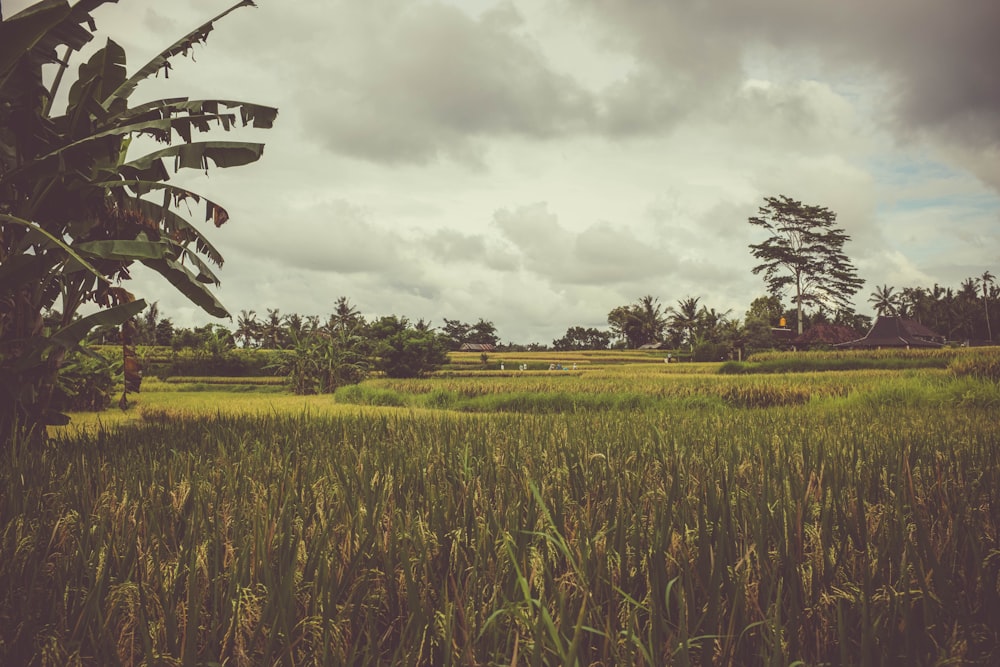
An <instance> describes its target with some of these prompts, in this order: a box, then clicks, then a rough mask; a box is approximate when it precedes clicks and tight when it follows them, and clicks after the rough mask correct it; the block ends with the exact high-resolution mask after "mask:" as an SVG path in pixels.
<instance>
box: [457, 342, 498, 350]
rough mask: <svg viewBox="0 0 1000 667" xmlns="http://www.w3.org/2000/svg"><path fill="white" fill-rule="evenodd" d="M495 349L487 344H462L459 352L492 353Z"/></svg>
mask: <svg viewBox="0 0 1000 667" xmlns="http://www.w3.org/2000/svg"><path fill="white" fill-rule="evenodd" d="M495 349H496V348H495V347H493V346H492V345H490V344H489V343H462V347H460V348H458V351H459V352H492V351H493V350H495Z"/></svg>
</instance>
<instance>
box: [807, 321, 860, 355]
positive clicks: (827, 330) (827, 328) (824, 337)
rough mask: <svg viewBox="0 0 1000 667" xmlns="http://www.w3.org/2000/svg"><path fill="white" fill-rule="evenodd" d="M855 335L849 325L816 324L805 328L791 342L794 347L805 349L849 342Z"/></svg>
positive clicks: (856, 335)
mask: <svg viewBox="0 0 1000 667" xmlns="http://www.w3.org/2000/svg"><path fill="white" fill-rule="evenodd" d="M857 337H858V334H857V332H856V331H854V329H852V328H851V327H845V326H843V325H840V324H816V325H814V326H811V327H809V328H808V329H806V330H805V331H804V332H803V333H802V335H801V336H796V337H795V339H794V340H792V344H793V345H795V347H796V348H799V349H806V348H810V347H822V346H825V345H839V344H841V343H849V342H851V341H852V340H855V339H856V338H857Z"/></svg>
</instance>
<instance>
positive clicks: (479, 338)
mask: <svg viewBox="0 0 1000 667" xmlns="http://www.w3.org/2000/svg"><path fill="white" fill-rule="evenodd" d="M464 342H467V343H479V344H481V345H493V346H496V345H498V344H499V343H500V339H499V337H498V336H497V328H496V326H495V325H494V324H493V322H489V321H487V320H484V319H482V318H480V319H479V321H478V322H476V323H475V324H473V325H472V326H471V327H470V328H469V339H468V340H467V341H464Z"/></svg>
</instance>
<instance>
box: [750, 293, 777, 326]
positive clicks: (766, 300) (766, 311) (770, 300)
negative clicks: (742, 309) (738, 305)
mask: <svg viewBox="0 0 1000 667" xmlns="http://www.w3.org/2000/svg"><path fill="white" fill-rule="evenodd" d="M783 312H785V307H784V306H783V305H781V298H780V297H778V296H775V295H773V294H772V295H769V296H759V297H757V298H756V299H754V300H753V301H751V302H750V308H748V309H747V313H746V319H748V320H749V319H759V320H763V321H764V322H766V323H767V324H768V326H772V327H776V326H778V324H779V322H780V320H781V314H782V313H783Z"/></svg>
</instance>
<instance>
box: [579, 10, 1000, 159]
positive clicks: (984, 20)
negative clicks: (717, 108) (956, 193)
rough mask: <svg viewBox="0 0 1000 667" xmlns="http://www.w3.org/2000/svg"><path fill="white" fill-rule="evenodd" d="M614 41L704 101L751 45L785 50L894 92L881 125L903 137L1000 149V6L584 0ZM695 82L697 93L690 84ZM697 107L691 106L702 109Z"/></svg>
mask: <svg viewBox="0 0 1000 667" xmlns="http://www.w3.org/2000/svg"><path fill="white" fill-rule="evenodd" d="M565 6H566V7H568V8H569V9H570V10H572V11H573V12H574V13H577V12H579V8H580V7H581V6H587V7H588V8H589V10H590V12H592V14H591V15H592V16H594V17H596V19H597V20H596V21H595V22H594V23H595V26H597V28H596V29H597V30H599V31H602V32H604V33H605V38H604V41H603V44H604V45H605V46H609V47H610V48H613V49H618V50H623V51H627V52H629V53H631V54H633V55H634V56H635V57H636V58H637V59H638V60H639V62H641V63H642V64H643V67H645V68H646V70H647V71H653V72H656V73H658V75H659V76H660V77H661V78H662V79H663V81H664V82H665V83H664V86H666V87H667V88H668V89H669V87H670V85H674V86H678V85H680V87H679V88H678V90H679V91H680V92H684V91H685V90H687V91H688V92H690V93H691V94H692V95H693V96H696V97H697V96H705V95H709V96H710V95H712V94H713V92H718V91H720V90H723V89H724V88H725V86H726V85H727V84H728V82H732V81H733V80H735V78H736V77H738V76H739V74H740V69H741V67H742V66H743V64H744V62H745V61H744V60H743V57H744V56H745V55H746V53H747V50H748V49H749V48H752V47H755V46H760V45H769V46H772V47H775V48H776V49H777V50H778V51H779V52H780V53H781V54H782V55H783V56H784V57H786V58H787V62H788V63H789V64H790V65H793V66H794V65H795V63H796V61H797V60H798V59H800V58H802V57H803V55H808V56H818V58H819V59H820V61H821V62H822V63H823V65H824V66H826V67H828V68H830V69H833V70H838V71H841V73H842V74H843V75H845V76H846V75H849V74H851V73H852V72H854V73H861V74H864V75H871V74H874V75H875V76H876V77H878V79H879V80H881V81H883V82H884V83H885V86H886V88H885V90H884V97H883V99H882V100H881V102H882V103H883V107H882V108H883V109H884V112H883V114H882V118H881V119H882V121H883V122H884V123H885V124H886V125H889V126H891V127H893V128H894V130H895V131H896V132H898V133H899V134H900V135H902V136H906V135H908V134H909V133H912V132H917V133H921V132H927V133H930V134H931V135H932V136H936V137H938V138H942V139H945V140H949V141H958V142H961V143H964V144H966V145H972V146H976V147H980V148H982V147H986V148H992V149H996V148H997V147H998V146H1000V67H997V63H1000V38H998V34H1000V2H997V1H996V0H954V1H950V2H946V1H942V0H880V1H879V2H870V0H844V1H841V2H803V1H802V0H757V1H756V2H746V1H745V0H715V1H713V2H689V1H676V2H647V1H646V0H622V1H619V2H601V1H597V0H575V1H574V2H570V3H566V5H565ZM685 82H687V83H691V82H696V83H697V86H692V85H688V86H684V85H682V84H684V83H685ZM695 103H696V101H695V100H691V101H690V104H695Z"/></svg>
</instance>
